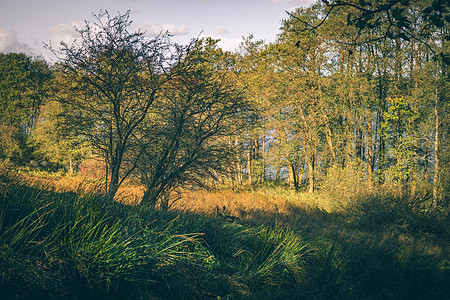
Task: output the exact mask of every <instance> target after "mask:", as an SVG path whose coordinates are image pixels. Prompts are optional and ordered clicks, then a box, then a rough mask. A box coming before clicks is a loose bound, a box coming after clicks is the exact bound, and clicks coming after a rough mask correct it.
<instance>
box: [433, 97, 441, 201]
mask: <svg viewBox="0 0 450 300" xmlns="http://www.w3.org/2000/svg"><path fill="white" fill-rule="evenodd" d="M434 118H435V137H434V178H433V209H434V208H436V207H437V202H438V198H439V187H440V180H439V179H440V176H439V175H440V174H439V172H440V157H439V155H440V153H439V150H440V149H439V147H440V145H439V136H440V131H439V129H440V119H439V95H438V91H437V89H436V100H435V102H434Z"/></svg>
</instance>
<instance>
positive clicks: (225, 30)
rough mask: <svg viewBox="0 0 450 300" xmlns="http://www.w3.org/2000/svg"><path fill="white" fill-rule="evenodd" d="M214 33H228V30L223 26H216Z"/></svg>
mask: <svg viewBox="0 0 450 300" xmlns="http://www.w3.org/2000/svg"><path fill="white" fill-rule="evenodd" d="M216 33H217V34H219V35H222V34H229V33H230V32H229V31H228V30H227V29H226V28H225V27H223V26H219V27H217V30H216Z"/></svg>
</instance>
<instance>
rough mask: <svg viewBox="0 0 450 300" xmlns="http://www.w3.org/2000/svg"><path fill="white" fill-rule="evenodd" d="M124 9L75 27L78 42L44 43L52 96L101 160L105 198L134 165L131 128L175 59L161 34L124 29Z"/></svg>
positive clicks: (137, 127) (139, 120) (157, 92)
mask: <svg viewBox="0 0 450 300" xmlns="http://www.w3.org/2000/svg"><path fill="white" fill-rule="evenodd" d="M129 13H130V12H129V11H128V12H127V13H125V14H123V15H122V14H118V15H117V16H115V17H111V16H110V15H109V14H108V12H107V11H100V13H99V14H98V15H94V17H95V18H96V22H94V23H93V24H91V23H89V22H87V21H86V23H85V27H84V28H82V29H78V28H77V29H76V30H77V32H78V34H79V36H80V40H79V41H78V42H77V41H75V42H74V43H73V44H72V45H68V44H66V43H63V42H62V43H61V47H60V49H59V50H54V49H52V48H51V46H49V48H50V49H52V50H53V52H54V54H55V55H56V56H57V57H58V58H59V61H60V62H59V64H58V65H57V67H58V69H59V71H60V72H61V78H60V81H59V83H58V84H59V88H60V89H61V91H62V92H60V93H59V95H61V96H60V97H59V99H58V100H59V101H60V102H61V103H62V104H63V105H66V106H68V107H70V108H71V113H70V114H65V115H64V118H65V123H66V125H67V126H70V127H71V128H73V130H74V132H76V133H77V134H79V135H82V136H83V137H84V138H85V139H86V140H87V141H89V143H90V145H91V147H92V149H93V150H94V151H95V152H96V153H97V154H98V155H100V156H101V157H102V158H103V159H104V160H105V162H106V169H107V171H106V191H107V195H108V197H109V199H113V198H114V195H115V194H116V192H117V189H118V188H119V186H120V185H121V183H122V182H123V181H124V180H125V179H126V178H127V177H128V176H129V175H130V174H131V173H132V171H133V170H134V169H135V168H136V163H137V161H138V158H139V155H136V153H140V150H139V149H138V147H139V143H138V141H136V138H135V133H136V132H138V131H139V130H140V127H141V126H142V125H143V122H144V120H145V118H146V116H147V114H148V112H149V110H150V108H151V106H152V105H153V103H154V102H155V101H156V99H157V98H158V97H160V95H161V94H160V90H161V88H162V86H163V85H164V83H165V82H167V81H168V77H169V75H168V74H169V71H168V70H170V68H171V67H172V66H173V64H174V62H177V59H179V56H177V55H178V54H179V53H178V52H177V51H175V50H176V49H175V48H176V47H175V46H173V45H171V44H170V43H169V40H168V36H167V35H160V36H158V37H156V38H154V39H152V40H148V39H146V38H145V33H144V32H141V31H137V32H129V28H130V25H131V21H130V20H129ZM174 55H175V56H174ZM130 153H133V155H129V154H130Z"/></svg>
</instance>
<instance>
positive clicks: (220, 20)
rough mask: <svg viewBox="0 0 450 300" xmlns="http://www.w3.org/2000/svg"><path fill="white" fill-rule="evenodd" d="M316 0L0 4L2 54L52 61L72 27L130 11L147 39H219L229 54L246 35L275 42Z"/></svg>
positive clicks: (9, 0) (31, 0)
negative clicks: (290, 19)
mask: <svg viewBox="0 0 450 300" xmlns="http://www.w3.org/2000/svg"><path fill="white" fill-rule="evenodd" d="M314 2H316V0H71V1H69V0H0V53H8V52H25V53H27V54H29V55H33V56H36V55H42V56H43V57H44V58H46V59H47V60H53V59H54V57H53V54H51V52H50V51H49V50H47V49H45V48H44V43H47V44H48V43H49V42H51V44H52V45H53V46H54V47H55V46H56V47H57V46H58V45H59V43H60V42H61V41H65V42H68V43H70V42H71V41H73V39H74V38H76V37H77V33H76V31H75V29H74V27H75V26H76V27H78V28H83V26H84V21H85V20H86V21H89V22H93V21H94V17H93V13H94V14H98V13H99V12H100V10H107V11H108V12H109V14H110V15H111V16H115V15H117V13H121V14H123V13H125V12H127V11H128V10H130V19H131V20H132V21H133V24H132V26H133V28H132V29H133V30H137V29H138V28H140V29H142V30H146V32H147V36H148V37H149V38H151V37H154V36H156V35H157V34H159V33H160V32H161V31H164V32H165V31H166V30H168V31H169V32H170V33H171V34H172V35H173V40H174V41H175V42H178V43H187V42H189V41H190V40H191V39H192V38H195V37H213V38H217V39H220V40H221V42H220V43H219V46H220V47H222V49H224V50H227V51H234V50H236V49H237V48H238V46H239V44H240V42H241V41H242V37H247V36H248V35H249V34H253V36H254V38H255V39H258V40H260V39H261V40H264V41H266V42H267V43H270V42H274V41H275V40H276V36H277V34H278V33H279V28H280V26H281V21H282V20H283V19H286V18H287V16H288V15H287V13H286V11H291V10H293V9H294V8H296V7H308V6H310V5H311V4H312V3H314Z"/></svg>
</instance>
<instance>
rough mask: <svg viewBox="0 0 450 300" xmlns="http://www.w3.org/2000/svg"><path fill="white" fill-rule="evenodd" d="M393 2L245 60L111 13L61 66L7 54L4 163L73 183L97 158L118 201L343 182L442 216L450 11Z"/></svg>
mask: <svg viewBox="0 0 450 300" xmlns="http://www.w3.org/2000/svg"><path fill="white" fill-rule="evenodd" d="M323 2H324V3H326V2H327V1H323ZM360 2H361V1H360ZM387 2H388V4H392V5H391V6H389V5H387V6H383V7H381V8H380V9H374V10H370V9H369V8H367V7H373V6H374V5H377V4H376V3H372V4H371V5H370V6H369V4H370V3H369V2H364V1H363V3H362V4H361V3H359V4H358V5H356V4H355V5H330V4H328V5H325V4H324V3H322V2H319V3H318V4H315V5H313V6H311V7H309V8H299V9H297V10H295V11H294V12H292V13H290V14H289V15H288V17H287V19H286V20H283V22H282V27H281V28H280V33H279V36H278V39H277V41H276V42H274V43H270V44H266V43H265V42H264V41H259V40H255V39H254V38H253V37H252V36H249V37H248V38H245V39H244V41H243V43H242V45H241V47H240V49H239V51H237V52H236V53H228V52H224V51H222V50H221V49H220V48H219V47H218V46H217V41H213V40H211V39H200V40H194V41H193V42H192V43H190V44H189V45H184V46H182V45H177V44H174V43H173V42H171V41H170V39H169V37H168V36H167V35H161V36H158V37H156V38H155V39H153V40H148V39H146V38H145V36H144V34H143V33H140V32H129V31H128V29H129V25H130V21H129V14H128V13H127V14H124V15H118V16H116V17H110V16H109V15H108V14H107V13H106V12H101V13H100V14H99V15H98V16H97V18H98V24H97V25H94V24H93V25H91V27H89V26H86V28H84V29H80V30H79V34H80V42H79V43H78V44H73V45H66V44H62V45H61V47H60V48H59V49H57V50H53V51H54V52H55V54H56V56H57V57H58V58H59V62H58V63H56V64H55V65H52V66H49V65H48V64H47V63H46V62H45V61H43V60H39V59H33V58H30V57H27V56H26V55H24V54H15V53H10V54H6V55H5V54H1V55H0V64H1V68H2V72H1V73H0V74H1V75H0V76H1V78H0V79H1V80H0V85H1V87H2V88H1V99H0V101H1V104H2V111H1V112H0V114H1V124H2V125H1V126H2V127H3V130H2V131H1V135H2V141H3V140H4V141H5V142H2V146H0V147H1V153H0V155H1V158H2V159H3V160H5V161H9V162H11V163H13V164H16V165H24V164H28V165H34V166H41V167H42V166H45V165H46V164H47V165H48V164H49V165H51V166H65V168H66V169H67V170H68V171H69V172H73V171H74V166H76V165H78V164H80V163H81V162H82V161H83V160H84V159H86V157H87V156H88V155H92V154H95V155H96V157H98V158H99V159H100V160H101V161H103V163H104V165H105V170H104V171H105V172H104V174H105V175H104V176H105V182H106V189H107V194H108V195H109V197H110V198H113V197H114V195H115V193H116V192H117V189H118V187H119V186H120V184H121V183H122V182H123V181H124V180H125V179H126V178H129V177H130V176H131V177H134V178H137V179H139V181H140V182H141V183H142V184H143V185H144V186H145V195H144V201H143V203H146V204H154V203H157V202H158V201H159V203H160V204H161V205H162V206H164V207H167V206H168V205H169V203H170V201H171V195H172V196H173V194H174V193H173V192H174V191H176V190H177V189H178V188H179V187H193V186H204V185H205V184H206V183H207V182H208V181H209V180H210V178H215V179H218V180H220V181H223V182H228V183H230V184H238V185H239V184H243V183H248V184H258V183H264V182H265V181H267V180H278V181H280V180H286V182H287V183H288V184H289V186H290V187H292V188H295V189H298V190H306V191H309V192H310V193H311V192H314V191H315V190H316V189H317V187H318V186H319V185H320V184H322V186H326V184H327V182H328V183H329V182H330V181H333V180H334V181H339V180H340V178H339V176H347V175H346V174H353V176H354V177H357V178H359V180H360V181H358V182H361V181H364V182H365V183H367V184H368V185H384V184H385V185H397V186H399V187H400V188H402V189H403V191H404V192H406V193H409V194H410V195H412V196H414V194H415V193H416V191H417V190H418V189H422V188H428V189H429V190H430V192H432V194H433V199H434V201H433V204H432V205H433V206H434V207H436V206H441V207H442V206H443V207H448V203H449V202H448V201H449V190H450V176H449V175H448V174H449V171H450V170H449V166H450V156H449V151H448V149H449V128H450V126H449V118H448V117H447V116H448V113H449V101H448V82H449V81H448V76H449V75H448V57H449V53H448V43H449V42H448V36H449V34H448V26H447V25H448V7H447V6H445V5H444V4H442V3H441V2H442V1H434V2H433V3H432V6H430V3H427V2H426V1H414V2H410V1H406V2H405V3H403V2H402V1H387ZM394 2H395V3H394ZM368 3H369V4H368ZM436 3H437V4H436ZM439 3H440V4H439ZM438 5H441V6H438ZM366 8H367V9H366ZM367 11H374V13H372V14H369V15H368V13H367ZM436 12H437V13H440V15H437V16H436V17H432V16H433V14H434V13H436ZM430 15H431V17H430ZM102 17H106V18H103V19H102ZM324 19H326V20H325V22H323V20H324ZM105 20H106V21H105ZM95 30H97V31H95ZM94 33H95V34H94ZM284 175H286V176H284ZM333 176H334V177H333ZM336 177H337V178H336Z"/></svg>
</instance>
